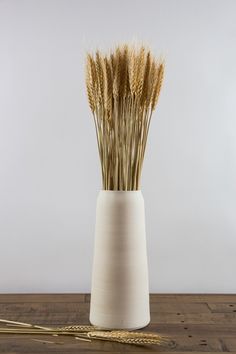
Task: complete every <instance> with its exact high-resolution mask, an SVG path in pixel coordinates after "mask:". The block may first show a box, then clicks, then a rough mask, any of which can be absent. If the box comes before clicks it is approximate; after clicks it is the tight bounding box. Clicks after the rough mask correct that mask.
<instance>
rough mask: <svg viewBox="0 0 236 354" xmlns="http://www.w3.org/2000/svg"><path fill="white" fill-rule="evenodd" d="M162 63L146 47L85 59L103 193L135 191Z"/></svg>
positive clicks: (88, 56) (132, 47) (126, 46)
mask: <svg viewBox="0 0 236 354" xmlns="http://www.w3.org/2000/svg"><path fill="white" fill-rule="evenodd" d="M163 74H164V63H163V62H162V61H161V60H156V59H155V58H154V57H153V55H152V54H151V52H150V50H149V49H147V48H146V47H144V46H141V47H139V48H135V47H134V46H128V45H122V46H118V47H117V48H116V49H115V50H114V51H113V52H111V53H110V54H109V55H103V54H102V53H101V52H99V51H97V52H96V53H95V55H91V54H88V55H87V65H86V87H87V95H88V102H89V106H90V108H91V111H92V113H93V116H94V122H95V127H96V135H97V142H98V150H99V155H100V160H101V169H102V181H103V189H104V190H124V191H128V190H139V189H140V180H141V171H142V165H143V160H144V153H145V148H146V143H147V137H148V131H149V126H150V121H151V116H152V112H153V111H154V109H155V108H156V105H157V102H158V98H159V95H160V90H161V86H162V81H163Z"/></svg>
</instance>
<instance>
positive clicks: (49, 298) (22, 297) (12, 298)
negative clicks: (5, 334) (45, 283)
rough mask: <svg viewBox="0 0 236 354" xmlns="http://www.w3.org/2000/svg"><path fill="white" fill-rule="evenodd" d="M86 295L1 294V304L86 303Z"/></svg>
mask: <svg viewBox="0 0 236 354" xmlns="http://www.w3.org/2000/svg"><path fill="white" fill-rule="evenodd" d="M85 298H86V294H0V303H8V302H13V303H17V302H31V303H32V302H40V303H42V302H85Z"/></svg>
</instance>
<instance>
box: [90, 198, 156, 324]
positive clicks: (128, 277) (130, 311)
mask: <svg viewBox="0 0 236 354" xmlns="http://www.w3.org/2000/svg"><path fill="white" fill-rule="evenodd" d="M90 322H91V323H92V324H93V325H96V326H100V327H103V328H107V329H110V328H114V329H115V328H119V329H128V330H131V329H138V328H142V327H145V326H146V325H147V324H148V323H149V322H150V309H149V285H148V265H147V251H146V232H145V211H144V200H143V196H142V192H141V191H100V192H99V195H98V199H97V211H96V227H95V247H94V261H93V273H92V289H91V302H90Z"/></svg>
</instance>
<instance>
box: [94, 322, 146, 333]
mask: <svg viewBox="0 0 236 354" xmlns="http://www.w3.org/2000/svg"><path fill="white" fill-rule="evenodd" d="M89 322H90V323H91V325H92V326H96V327H99V328H101V329H104V330H113V329H114V330H123V331H124V330H125V331H136V330H137V329H141V328H144V327H147V326H148V325H149V323H150V320H149V321H148V322H146V323H144V324H142V325H138V326H134V327H126V326H113V327H109V326H101V325H99V324H98V323H95V322H94V321H91V320H89Z"/></svg>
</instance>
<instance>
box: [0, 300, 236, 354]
mask: <svg viewBox="0 0 236 354" xmlns="http://www.w3.org/2000/svg"><path fill="white" fill-rule="evenodd" d="M89 300H90V296H89V294H50V295H49V294H21V295H18V294H2V295H0V317H1V318H5V319H10V320H16V321H26V322H30V323H37V324H42V325H43V324H47V325H48V324H50V325H64V324H75V323H77V324H88V323H89V321H88V312H89ZM150 302H151V323H150V325H149V326H148V327H146V328H145V329H144V330H145V331H155V332H158V333H160V334H163V335H167V336H169V337H170V338H171V339H173V340H174V341H175V343H176V345H175V347H174V348H172V349H171V348H167V347H157V346H153V345H150V346H132V345H124V344H119V343H110V342H102V341H94V342H91V343H89V342H81V341H76V340H74V339H72V338H67V337H59V338H58V337H51V336H40V337H38V336H37V337H36V336H35V337H34V338H33V337H31V336H27V335H7V334H4V335H0V353H1V354H2V353H7V354H16V353H19V354H23V353H30V354H37V353H46V354H47V353H54V354H55V353H58V354H59V353H60V354H62V353H65V354H69V353H76V354H78V353H93V354H95V353H101V352H106V353H116V354H121V353H125V352H127V353H130V354H134V353H140V354H147V353H150V352H153V353H160V352H165V353H185V354H188V353H203V352H204V353H222V352H234V353H236V295H221V294H219V295H214V294H207V295H198V294H196V295H189V294H182V295H181V294H173V295H172V294H151V295H150ZM52 338H53V339H52ZM33 339H40V340H45V341H54V342H57V343H58V344H52V343H46V342H45V343H43V342H37V341H34V340H33ZM62 342H63V344H62Z"/></svg>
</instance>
